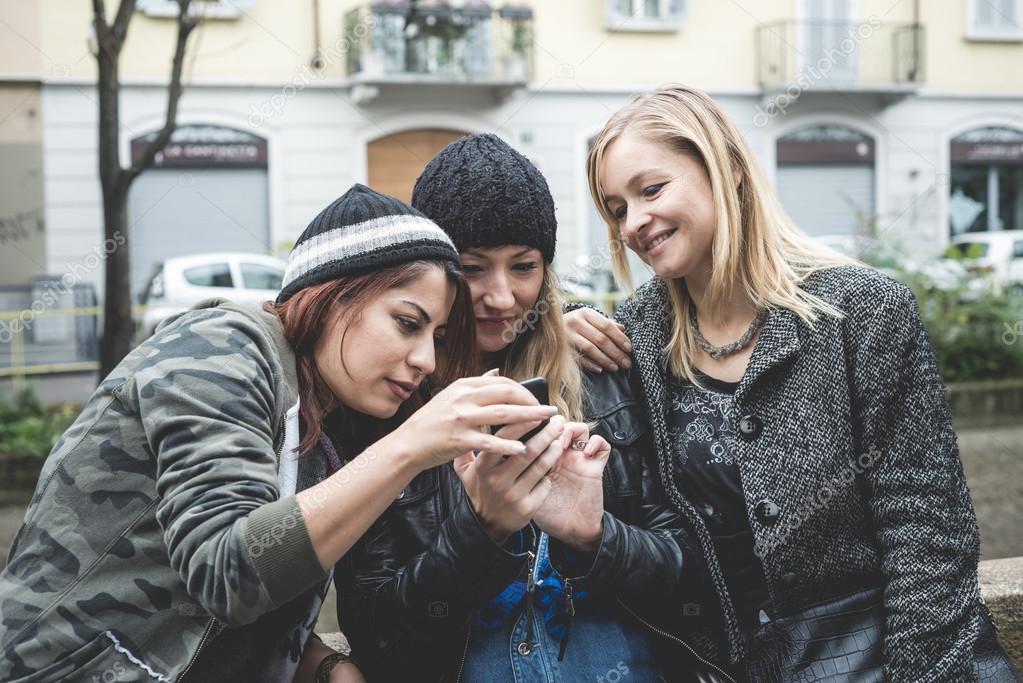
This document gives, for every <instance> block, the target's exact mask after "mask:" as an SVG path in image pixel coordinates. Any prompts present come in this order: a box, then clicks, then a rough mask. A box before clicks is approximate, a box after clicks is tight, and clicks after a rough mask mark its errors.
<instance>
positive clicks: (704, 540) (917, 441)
mask: <svg viewBox="0 0 1023 683" xmlns="http://www.w3.org/2000/svg"><path fill="white" fill-rule="evenodd" d="M803 287H804V288H805V289H806V290H807V291H810V292H812V293H814V294H816V295H817V296H820V297H821V298H823V299H824V300H826V301H828V302H830V303H832V304H833V305H834V306H836V307H837V308H838V309H839V310H841V311H843V313H844V314H845V317H844V318H843V319H835V318H832V317H823V316H822V317H821V318H820V319H819V320H818V322H817V323H816V324H815V325H814V327H813V328H812V329H811V327H809V326H807V325H806V324H804V323H803V322H802V321H801V320H800V319H799V318H798V317H797V316H796V315H795V314H793V313H791V312H789V311H787V310H782V309H780V310H773V311H771V313H770V315H769V316H768V318H767V321H766V322H765V324H764V327H763V329H762V330H761V333H760V337H759V338H758V340H757V343H756V347H755V348H754V351H753V355H752V358H751V359H750V362H749V365H748V368H747V370H746V373H745V376H744V377H743V378H742V381H741V382H740V384H739V386H738V388H737V390H736V392H735V398H734V415H732V416H731V417H732V419H733V424H736V425H737V426H738V429H737V434H738V437H739V438H737V440H736V441H737V446H736V448H737V452H736V453H735V456H736V460H737V462H738V464H739V470H740V474H741V477H742V484H743V489H744V493H745V499H746V510H747V514H748V516H749V521H750V524H751V526H752V529H753V536H754V539H755V543H756V548H757V552H758V554H759V555H760V556H761V558H762V559H763V564H764V571H765V574H766V580H767V585H768V588H769V590H770V593H771V598H772V600H773V602H774V606H775V608H776V611H777V613H778V614H781V615H785V614H792V613H795V612H798V611H799V610H801V609H802V608H804V607H806V606H807V605H809V604H812V603H813V602H816V601H819V600H821V599H822V598H826V597H834V596H837V595H840V594H842V593H843V592H848V591H849V590H850V589H851V588H855V587H862V586H863V585H865V584H869V583H871V582H875V584H876V582H878V581H880V583H881V584H882V585H884V587H885V589H884V602H885V607H886V611H887V624H886V632H885V639H884V658H885V678H886V679H887V680H895V681H902V680H914V681H923V680H927V681H938V680H940V681H957V682H959V681H969V680H971V679H972V678H973V677H974V675H973V672H972V651H973V646H974V641H975V640H976V638H977V633H978V630H979V628H980V624H981V619H982V618H983V616H982V615H983V614H984V609H985V608H984V607H983V605H982V602H981V599H980V594H979V590H978V586H977V561H978V558H979V554H980V539H979V534H978V531H977V524H976V518H975V515H974V511H973V505H972V503H971V501H970V494H969V491H968V490H967V487H966V481H965V479H964V477H963V469H962V464H961V463H960V460H959V451H958V446H957V444H956V435H955V432H954V431H953V429H952V422H951V415H950V412H949V407H948V401H947V399H946V395H945V387H944V384H943V383H942V380H941V377H940V376H939V375H938V369H937V366H936V364H935V360H934V353H933V351H932V348H931V345H930V342H929V341H928V338H927V335H926V333H925V332H924V329H923V326H922V324H921V321H920V314H919V310H918V307H917V303H916V300H915V298H914V296H913V294H912V292H911V291H910V290H909V289H908V288H906V287H905V286H903V285H901V284H899V283H897V282H896V281H894V280H892V279H890V278H888V277H886V276H884V275H882V274H879V273H877V272H875V271H873V270H869V269H866V268H860V267H842V268H834V269H828V270H823V271H820V272H818V273H816V274H814V275H813V276H811V277H810V278H808V279H807V280H806V281H805V282H804V284H803ZM616 318H617V319H618V320H619V322H621V323H623V324H624V325H625V327H626V332H627V334H628V335H629V337H630V338H631V340H632V342H633V347H634V359H635V366H636V368H637V369H638V375H639V378H640V381H641V383H642V394H643V398H644V403H645V406H646V408H647V411H648V413H649V419H650V424H651V427H652V428H653V431H654V437H655V442H656V446H657V451H658V461H659V467H660V478H661V483H662V486H664V488H665V490H666V492H667V494H668V496H669V497H670V498H671V499H672V501H673V503H674V504H675V506H676V507H677V509H678V510H679V512H680V514H681V515H682V516H683V517H684V518H685V519H686V520H688V522H689V523H690V524H691V525H692V526H693V528H694V529H695V530H696V535H697V537H698V538H699V541H700V544H701V546H702V549H703V553H704V555H705V557H706V562H707V566H708V567H709V570H710V573H711V576H712V578H713V580H714V583H715V584H716V586H717V592H718V596H717V597H718V600H719V602H720V607H721V610H722V612H723V613H724V617H725V618H724V622H725V631H726V633H725V634H723V638H702V639H701V638H699V637H696V638H694V641H693V645H694V646H695V647H696V648H697V649H698V650H701V654H703V655H704V656H706V657H708V658H709V659H711V660H716V661H719V662H723V661H724V657H725V655H724V653H723V652H721V651H720V649H721V648H720V647H718V646H716V645H715V641H716V642H718V643H722V644H723V643H727V649H728V655H727V657H728V659H729V660H731V661H732V662H737V661H740V660H742V659H743V658H744V657H745V656H746V654H747V653H746V645H745V643H744V639H743V636H742V634H740V631H739V628H738V624H737V621H736V617H735V612H734V610H733V609H732V605H731V601H730V598H729V596H728V591H727V588H726V586H725V583H724V580H723V579H722V575H721V570H720V566H719V564H718V560H717V558H716V557H715V554H714V550H713V547H712V545H711V541H710V536H709V534H708V533H707V529H706V527H705V526H704V524H703V522H702V520H701V518H700V515H699V514H698V513H697V512H696V510H695V509H694V507H693V506H692V505H691V504H690V503H689V502H688V501H687V500H686V499H684V498H683V497H682V496H681V495H680V494H679V493H678V491H677V488H676V487H675V485H674V483H673V481H672V479H671V475H670V473H671V471H672V470H671V466H670V459H671V457H672V456H671V454H672V452H673V448H672V444H671V443H669V441H668V436H667V429H666V413H665V392H666V382H667V379H668V376H667V369H666V365H665V363H664V360H663V359H664V355H663V353H662V350H663V349H664V348H665V345H666V342H667V339H668V335H669V334H670V326H671V308H670V304H669V302H668V298H667V286H666V284H665V283H664V281H662V280H659V279H657V280H653V281H651V282H649V283H647V285H645V286H644V287H642V288H641V289H640V290H639V292H638V293H637V294H636V296H635V297H633V298H632V299H630V300H629V301H627V302H626V303H625V304H624V305H623V306H622V308H621V309H620V310H619V311H618V313H617V315H616ZM712 599H713V598H712Z"/></svg>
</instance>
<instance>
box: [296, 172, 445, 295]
mask: <svg viewBox="0 0 1023 683" xmlns="http://www.w3.org/2000/svg"><path fill="white" fill-rule="evenodd" d="M410 261H450V262H452V263H454V264H455V265H458V264H459V261H458V252H457V251H455V246H454V244H452V242H451V238H450V237H448V235H446V234H445V233H444V231H443V230H441V229H440V228H439V227H437V224H436V223H434V222H433V221H431V220H430V219H429V218H427V217H426V216H424V215H423V214H421V213H420V212H418V211H416V210H415V209H413V208H412V207H411V206H409V205H408V204H406V203H404V202H402V201H399V200H397V199H395V198H394V197H388V196H387V195H385V194H381V193H379V192H377V191H376V190H372V189H370V188H368V187H366V186H365V185H359V184H356V185H353V186H352V188H351V189H350V190H348V192H345V193H344V194H343V195H342V196H341V197H339V198H337V199H335V200H334V201H333V202H331V204H330V206H328V207H327V208H325V209H324V210H323V211H321V212H320V215H318V216H317V217H316V218H314V219H313V221H312V222H311V223H310V224H309V227H307V228H306V229H305V231H304V232H303V233H302V234H301V236H299V238H298V241H297V242H296V243H295V248H294V249H292V250H291V254H290V255H289V256H288V265H287V268H286V269H285V271H284V286H283V288H282V289H281V293H280V294H278V295H277V303H282V302H284V301H287V300H288V299H289V298H290V297H291V296H292V295H294V294H295V292H297V291H299V290H300V289H303V288H305V287H309V286H311V285H317V284H320V283H322V282H327V281H328V280H333V279H335V278H339V277H346V276H352V275H363V274H365V273H368V272H370V271H372V270H376V269H378V268H388V267H391V266H396V265H399V264H401V263H407V262H410Z"/></svg>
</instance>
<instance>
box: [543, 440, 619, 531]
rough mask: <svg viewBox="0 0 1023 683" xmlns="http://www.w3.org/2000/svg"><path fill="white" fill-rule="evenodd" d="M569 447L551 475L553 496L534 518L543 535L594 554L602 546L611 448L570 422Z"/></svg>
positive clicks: (548, 498) (549, 496)
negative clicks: (605, 483)
mask: <svg viewBox="0 0 1023 683" xmlns="http://www.w3.org/2000/svg"><path fill="white" fill-rule="evenodd" d="M565 432H566V433H567V434H568V435H569V441H568V443H569V446H568V447H567V448H566V449H565V452H564V453H563V454H562V456H561V458H560V459H559V460H558V462H557V464H556V465H555V466H554V470H553V471H552V472H551V474H550V479H551V483H552V487H551V493H550V495H548V496H547V498H546V499H545V500H544V502H543V505H541V506H540V508H539V509H538V510H537V511H536V512H535V513H534V514H533V521H534V522H536V524H537V526H539V527H540V529H541V530H542V531H546V532H547V533H548V534H549V535H550V536H551V537H552V538H556V539H558V540H559V541H561V542H562V543H564V544H565V545H567V546H568V547H570V548H572V549H574V550H580V551H591V550H594V549H595V548H596V547H597V545H598V544H599V543H600V537H601V534H602V532H603V528H602V520H603V518H604V486H603V478H604V466H605V465H607V460H608V457H609V456H610V455H611V445H610V444H609V443H608V442H607V441H605V440H604V438H603V437H601V436H589V429H588V428H587V426H586V425H585V424H581V423H579V422H569V423H568V424H567V426H566V428H565Z"/></svg>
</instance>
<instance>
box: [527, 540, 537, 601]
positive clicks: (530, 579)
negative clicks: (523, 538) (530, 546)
mask: <svg viewBox="0 0 1023 683" xmlns="http://www.w3.org/2000/svg"><path fill="white" fill-rule="evenodd" d="M526 554H527V555H529V563H528V564H527V565H526V567H527V570H528V572H529V573H528V574H527V576H526V593H532V592H533V591H534V590H536V575H535V568H536V553H534V552H533V551H532V550H527V551H526Z"/></svg>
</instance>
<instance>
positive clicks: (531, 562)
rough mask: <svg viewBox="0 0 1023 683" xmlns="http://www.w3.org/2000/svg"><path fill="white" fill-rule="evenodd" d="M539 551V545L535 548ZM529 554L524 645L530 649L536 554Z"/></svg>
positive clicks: (531, 642) (532, 626)
mask: <svg viewBox="0 0 1023 683" xmlns="http://www.w3.org/2000/svg"><path fill="white" fill-rule="evenodd" d="M537 551H539V547H538V548H537ZM527 553H528V554H529V564H528V567H529V574H528V575H527V577H526V646H527V647H528V648H529V650H530V651H532V649H533V635H534V634H533V628H534V625H533V619H534V615H533V593H534V591H535V590H536V558H537V554H536V553H534V552H533V551H532V550H529V551H527Z"/></svg>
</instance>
